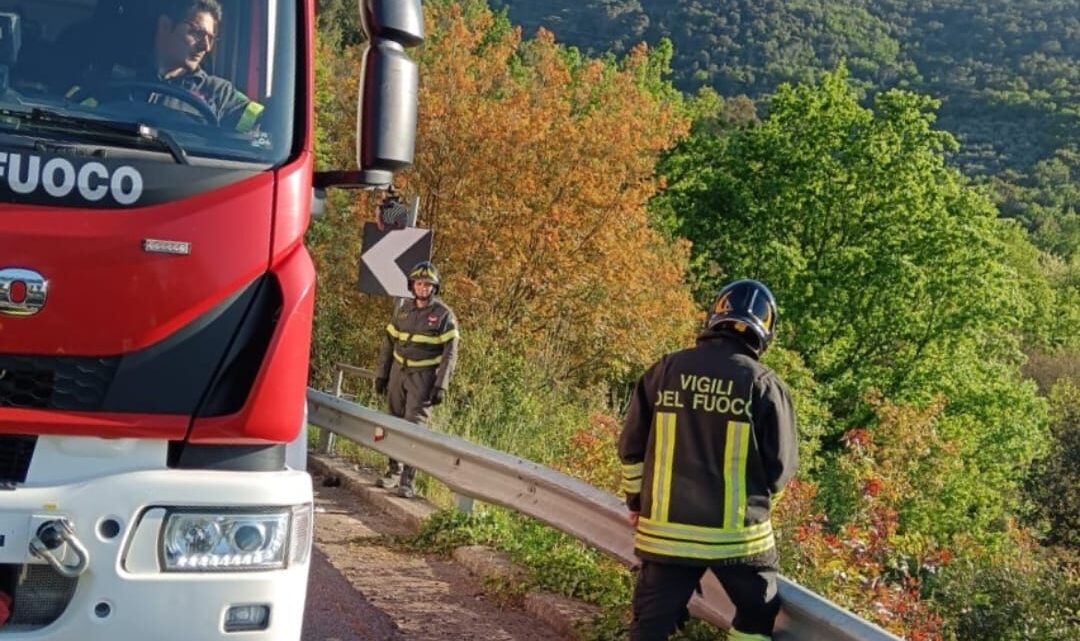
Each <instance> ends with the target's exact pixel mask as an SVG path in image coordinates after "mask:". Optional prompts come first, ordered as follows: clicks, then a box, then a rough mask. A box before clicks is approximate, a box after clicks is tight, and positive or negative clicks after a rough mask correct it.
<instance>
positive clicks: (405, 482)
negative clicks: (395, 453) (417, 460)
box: [397, 465, 416, 499]
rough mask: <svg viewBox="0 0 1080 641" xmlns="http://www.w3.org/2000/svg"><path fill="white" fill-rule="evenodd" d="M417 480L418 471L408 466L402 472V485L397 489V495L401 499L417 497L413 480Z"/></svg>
mask: <svg viewBox="0 0 1080 641" xmlns="http://www.w3.org/2000/svg"><path fill="white" fill-rule="evenodd" d="M415 478H416V469H415V468H412V467H409V466H408V465H406V466H405V467H404V469H402V470H401V484H400V485H399V486H398V488H397V495H398V496H400V497H401V498H405V499H411V498H413V497H414V496H416V490H414V489H413V479H415Z"/></svg>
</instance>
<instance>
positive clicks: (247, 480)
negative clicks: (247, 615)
mask: <svg viewBox="0 0 1080 641" xmlns="http://www.w3.org/2000/svg"><path fill="white" fill-rule="evenodd" d="M311 501H312V488H311V478H310V477H309V476H308V475H307V473H305V472H301V471H291V470H286V471H280V472H218V471H205V470H166V469H158V470H136V471H127V472H120V473H116V474H113V475H110V476H102V477H98V478H82V479H80V480H75V481H71V482H66V483H62V484H50V485H47V486H42V485H34V484H33V482H32V479H28V482H27V484H26V485H22V486H18V487H16V488H14V489H6V490H0V540H2V545H0V573H2V572H6V573H7V578H6V581H7V585H9V586H12V585H18V586H21V587H16V588H15V589H14V590H13V591H14V595H13V596H14V599H15V603H14V606H13V613H15V612H17V611H19V608H20V607H23V608H25V607H31V606H34V605H35V603H34V601H35V600H36V601H37V602H38V603H43V602H44V599H43V598H42V596H41V594H42V593H39V592H36V591H35V588H32V587H30V586H28V585H27V584H26V582H25V581H24V582H23V583H17V581H18V575H22V576H23V578H24V579H25V575H26V573H27V571H28V569H31V570H33V571H35V572H37V573H38V574H39V575H41V574H44V573H47V572H48V571H47V570H46V568H49V566H48V565H47V564H46V563H45V562H44V561H43V560H42V559H40V558H38V557H37V556H35V555H34V554H32V553H31V552H30V549H29V547H30V546H29V544H30V541H31V540H32V539H33V538H34V537H35V533H36V532H38V530H39V528H40V527H41V524H42V523H43V522H47V521H49V520H53V519H58V518H64V519H66V520H68V521H69V522H70V523H71V524H72V525H73V526H74V531H75V536H76V537H77V539H78V541H79V542H80V543H81V544H82V545H83V546H84V547H85V550H86V556H87V557H88V560H87V563H86V567H85V569H84V570H82V571H81V573H79V574H78V576H76V577H74V578H71V579H67V580H66V581H67V584H68V585H69V587H72V588H73V589H70V590H69V593H70V601H68V602H67V604H66V606H62V607H61V608H60V609H61V610H62V612H61V613H60V614H59V616H57V617H56V618H55V620H54V621H52V622H51V623H49V624H48V625H45V626H41V625H37V626H27V625H18V624H17V622H16V621H15V620H14V619H13V620H12V621H10V622H9V623H8V624H7V625H0V641H29V640H34V641H38V640H41V641H44V640H46V639H48V640H49V641H99V640H100V641H106V640H108V641H126V640H131V641H135V640H139V641H145V640H148V639H149V640H153V641H172V640H176V641H193V640H198V641H209V640H214V639H238V640H243V641H297V640H298V639H299V638H300V633H301V625H302V622H303V613H304V599H305V595H306V591H307V577H308V565H309V558H310V554H309V551H310V545H311V530H312V527H313V523H312V521H311V518H312V513H311V508H310V506H311ZM173 508H193V509H196V510H200V511H201V510H206V511H243V510H259V509H267V508H293V509H294V510H295V511H294V512H293V514H294V516H293V519H292V520H293V521H294V522H295V523H296V525H294V526H292V527H291V528H290V534H289V536H290V540H289V542H288V543H287V546H288V548H287V552H286V558H287V559H291V562H289V563H288V565H287V567H285V568H284V569H275V570H248V571H243V570H238V571H211V572H206V571H189V572H164V571H162V569H161V566H162V561H161V557H162V553H161V551H160V549H159V548H160V547H161V543H160V540H161V536H160V535H161V529H162V527H163V523H164V518H163V517H164V515H165V514H166V512H167V511H168V510H169V509H173ZM296 514H306V515H307V516H306V524H305V523H301V521H303V518H297V517H296ZM116 526H119V527H116ZM298 527H299V530H300V531H298ZM303 530H306V531H303ZM59 551H60V553H62V554H63V560H64V562H65V563H67V564H70V566H72V567H73V566H75V565H76V564H75V560H76V557H77V556H78V555H77V554H76V553H75V552H74V549H73V547H72V546H69V545H65V547H63V548H59ZM55 576H56V577H57V578H58V579H59V578H60V575H59V574H56V575H55ZM4 580H5V577H4V575H3V574H0V589H4V583H3V581H4ZM61 582H63V581H62V580H61ZM20 600H22V601H21V602H20ZM245 605H252V606H266V607H267V608H269V619H268V623H267V624H266V627H265V629H262V630H252V631H233V632H226V630H225V619H226V612H227V611H228V610H229V609H230V608H231V607H234V606H245Z"/></svg>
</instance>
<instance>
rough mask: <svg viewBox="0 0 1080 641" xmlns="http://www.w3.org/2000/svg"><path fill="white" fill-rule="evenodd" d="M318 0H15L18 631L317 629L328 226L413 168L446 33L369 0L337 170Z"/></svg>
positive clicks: (2, 387)
mask: <svg viewBox="0 0 1080 641" xmlns="http://www.w3.org/2000/svg"><path fill="white" fill-rule="evenodd" d="M314 4H315V2H314V0H0V641H15V640H23V639H26V640H30V639H34V640H39V639H48V640H50V641H95V640H99V639H101V640H103V639H109V640H113V641H115V640H117V639H131V640H135V639H138V640H140V641H142V640H144V639H155V640H159V641H161V640H166V639H177V640H180V639H182V640H184V641H205V640H207V639H233V638H238V639H241V638H242V639H259V640H271V639H272V640H275V641H277V640H285V639H288V640H292V641H295V640H296V639H299V638H300V632H301V623H302V620H303V610H304V598H305V593H306V587H307V573H308V561H309V554H310V548H311V539H312V526H313V513H312V512H313V510H312V488H311V479H310V477H309V476H308V475H307V474H306V472H305V471H304V469H303V465H302V463H297V461H302V456H301V457H296V458H294V457H292V456H291V455H288V456H287V451H290V452H291V451H293V450H295V448H297V447H300V448H302V447H303V445H304V442H303V434H304V430H303V425H304V397H305V391H306V386H307V378H308V354H309V348H310V341H311V324H312V314H313V301H314V296H315V272H314V268H313V265H312V261H311V258H310V256H309V254H308V252H307V250H306V249H305V247H304V245H303V235H304V232H305V230H306V228H307V226H308V223H309V220H310V216H311V212H312V205H313V203H317V202H319V199H318V197H319V195H320V194H321V193H322V190H323V189H325V188H326V187H330V186H335V185H337V186H343V187H355V188H382V187H386V186H388V184H389V183H390V181H391V179H392V176H393V172H394V171H396V170H398V169H400V168H402V167H405V166H408V165H409V164H410V163H411V160H412V154H413V145H414V137H415V119H416V90H417V73H416V67H415V64H414V63H413V62H412V61H411V60H410V59H409V58H408V56H407V55H406V54H405V48H406V47H409V46H412V45H415V44H417V43H419V42H420V41H421V40H422V38H423V25H422V15H421V9H420V1H419V0H360V1H359V3H358V4H359V10H360V11H361V12H362V19H363V24H364V27H365V30H366V32H367V34H368V36H369V41H368V49H367V53H366V55H365V61H364V71H363V75H362V78H361V79H360V90H359V96H360V97H359V100H360V107H361V109H360V112H361V117H360V123H358V134H359V136H360V140H359V145H358V156H359V158H358V161H359V168H358V169H357V170H353V171H340V172H325V173H318V172H313V168H314V163H313V151H312V146H313V139H314V126H313V96H314V80H313V68H314V67H313V60H312V56H313V53H312V51H313V46H312V44H313V43H312V41H313V38H314V33H315V27H314ZM348 90H350V91H352V89H348ZM290 448H293V450H290Z"/></svg>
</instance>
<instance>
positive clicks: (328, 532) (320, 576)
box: [303, 477, 560, 641]
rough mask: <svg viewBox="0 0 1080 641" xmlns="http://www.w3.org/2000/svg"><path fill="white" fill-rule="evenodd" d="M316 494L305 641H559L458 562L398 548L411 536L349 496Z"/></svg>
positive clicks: (325, 490) (334, 490)
mask: <svg viewBox="0 0 1080 641" xmlns="http://www.w3.org/2000/svg"><path fill="white" fill-rule="evenodd" d="M315 487H316V490H317V492H316V498H315V505H316V512H317V513H316V518H315V550H314V551H313V553H312V565H311V579H310V583H309V588H308V601H307V612H306V613H305V619H304V635H303V640H304V641H398V640H407V641H446V640H453V641H457V640H461V641H480V640H484V641H560V636H559V635H558V634H556V633H555V632H554V631H552V630H550V629H549V628H547V627H546V626H544V625H542V624H538V623H537V622H536V621H535V620H534V619H532V618H531V617H529V616H528V615H526V614H525V613H524V612H523V611H521V610H519V609H516V608H513V607H503V606H500V605H499V604H498V603H497V602H496V601H494V600H493V599H492V598H491V597H490V596H489V595H487V594H485V593H484V590H483V585H482V583H481V581H480V580H479V579H476V578H475V577H472V576H470V575H469V573H468V571H467V570H465V569H464V568H462V567H461V566H459V565H457V564H456V563H454V562H453V561H451V560H449V559H447V558H442V557H438V556H434V555H422V554H416V553H411V552H408V551H406V550H404V549H403V548H402V547H401V546H400V545H395V543H394V540H393V537H395V536H403V535H407V534H408V532H407V530H406V529H405V528H404V527H403V526H402V525H401V524H400V523H398V522H395V521H393V520H391V519H390V518H389V517H387V516H386V515H385V514H383V513H382V512H380V511H378V510H377V509H375V508H374V507H372V506H371V505H368V504H366V503H363V502H362V501H360V500H358V499H357V498H356V497H355V496H354V495H353V494H352V493H350V492H349V491H348V490H346V489H343V488H340V487H322V483H321V479H319V478H317V477H316V478H315Z"/></svg>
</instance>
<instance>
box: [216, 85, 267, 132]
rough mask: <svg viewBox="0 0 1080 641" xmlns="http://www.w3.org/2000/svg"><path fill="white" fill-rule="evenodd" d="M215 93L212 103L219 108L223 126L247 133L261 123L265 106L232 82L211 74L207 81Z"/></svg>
mask: <svg viewBox="0 0 1080 641" xmlns="http://www.w3.org/2000/svg"><path fill="white" fill-rule="evenodd" d="M207 84H208V85H209V86H208V88H209V89H210V90H211V92H212V94H213V100H212V103H213V104H214V106H215V107H216V108H217V112H218V116H219V117H220V120H221V126H222V127H224V128H226V129H232V130H233V131H237V132H240V133H247V132H249V131H251V130H253V129H255V126H256V125H257V124H259V117H260V116H262V113H263V110H264V107H263V106H262V105H261V104H259V103H258V102H255V101H254V100H252V99H251V98H248V97H247V96H245V95H244V93H243V92H242V91H240V90H239V89H237V88H236V87H235V86H233V84H232V83H231V82H229V81H228V80H225V79H224V78H217V77H214V76H211V77H210V79H209V81H208V82H207Z"/></svg>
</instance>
